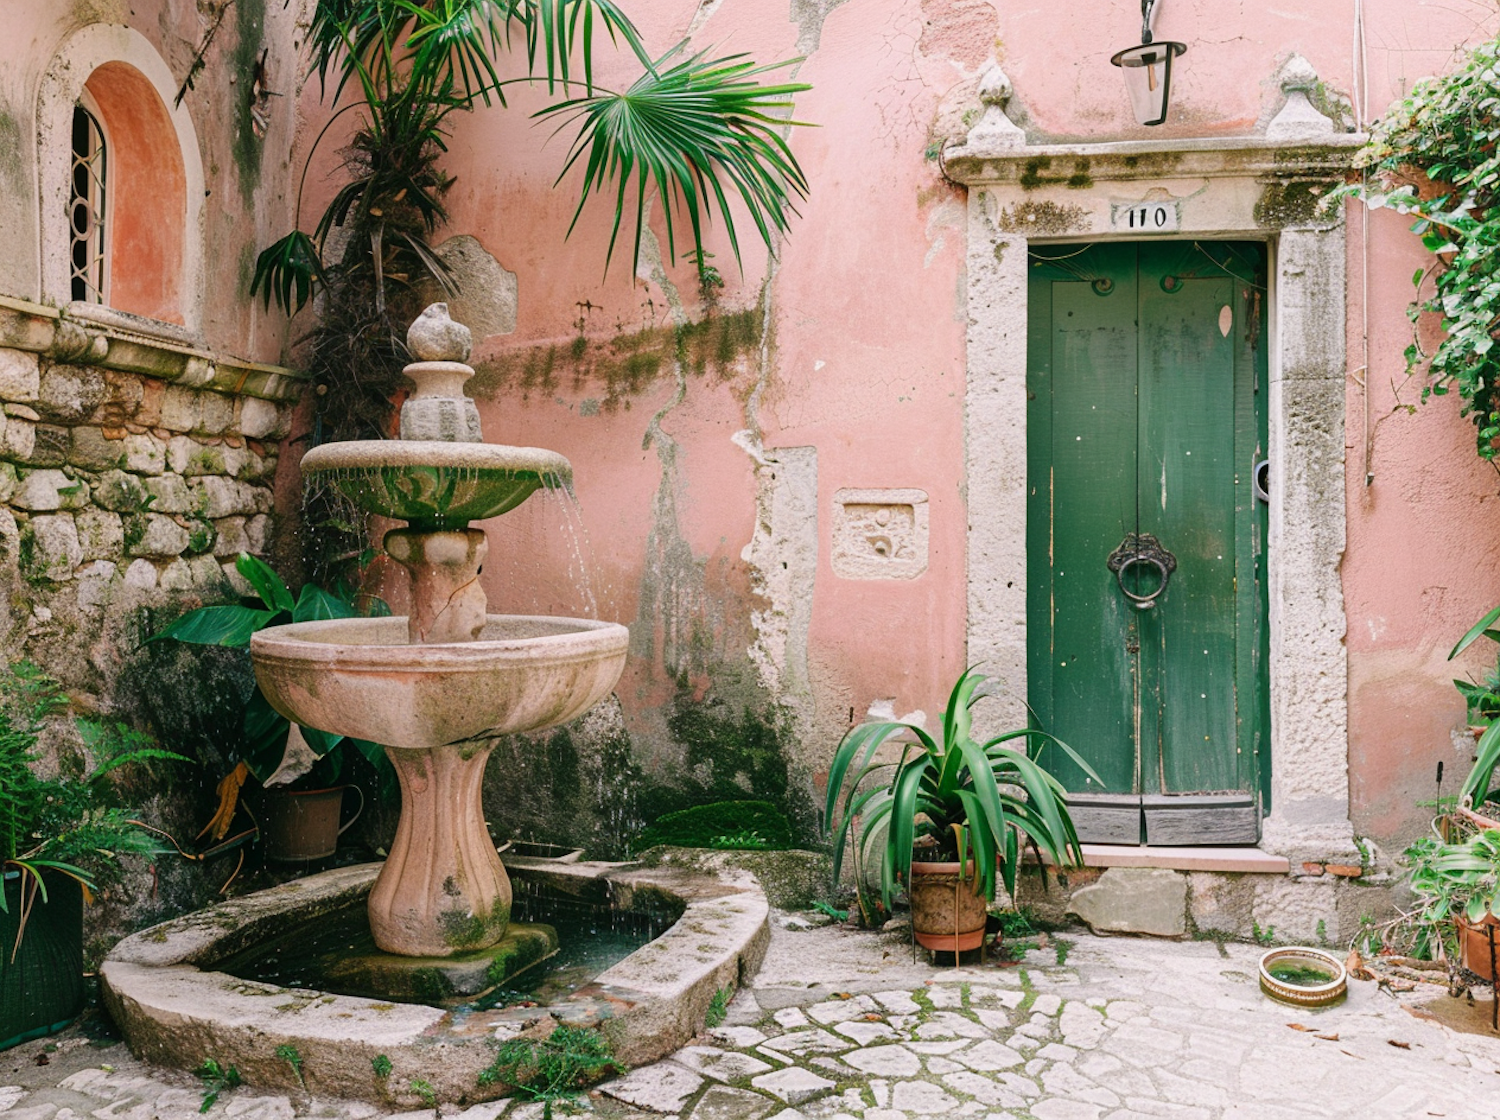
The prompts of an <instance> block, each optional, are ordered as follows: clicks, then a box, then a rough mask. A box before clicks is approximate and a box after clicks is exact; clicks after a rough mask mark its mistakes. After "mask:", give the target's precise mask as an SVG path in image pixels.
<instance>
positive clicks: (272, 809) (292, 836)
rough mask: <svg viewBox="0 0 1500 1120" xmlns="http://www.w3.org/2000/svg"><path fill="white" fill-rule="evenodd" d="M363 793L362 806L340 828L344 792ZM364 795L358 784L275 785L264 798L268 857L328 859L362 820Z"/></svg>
mask: <svg viewBox="0 0 1500 1120" xmlns="http://www.w3.org/2000/svg"><path fill="white" fill-rule="evenodd" d="M346 789H352V790H354V791H355V792H356V793H358V794H359V797H360V806H359V811H356V812H355V814H354V816H353V818H352V819H350V821H349V824H346V825H344V826H343V828H340V827H339V813H340V811H341V810H342V808H343V804H344V791H345V790H346ZM363 809H364V794H363V792H361V791H360V788H359V787H358V786H335V787H334V788H332V789H309V790H287V789H277V788H275V787H272V788H271V789H268V790H266V791H265V792H264V794H263V795H262V798H261V820H260V838H261V842H262V843H263V844H264V845H265V852H266V858H267V859H274V860H278V861H280V862H282V863H304V862H306V861H308V860H314V859H326V858H328V857H329V856H331V855H333V853H334V852H335V851H336V850H337V849H338V844H339V837H340V836H342V835H343V833H344V831H345V829H347V828H349V826H350V825H352V824H353V823H354V822H355V821H356V820H358V819H359V812H360V811H363Z"/></svg>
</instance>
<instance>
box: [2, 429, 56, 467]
mask: <svg viewBox="0 0 1500 1120" xmlns="http://www.w3.org/2000/svg"><path fill="white" fill-rule="evenodd" d="M9 426H10V422H9V421H7V422H6V427H7V428H8V427H9ZM35 432H36V434H35V436H34V437H33V441H32V448H31V454H30V455H28V456H26V461H27V463H29V464H30V465H31V466H33V467H60V466H62V465H63V464H64V463H66V462H67V461H68V452H69V451H70V450H71V449H72V446H73V439H72V437H71V436H70V435H69V433H68V429H67V428H63V427H59V426H58V425H56V424H37V425H35Z"/></svg>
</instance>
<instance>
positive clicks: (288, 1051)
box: [276, 1043, 307, 1091]
mask: <svg viewBox="0 0 1500 1120" xmlns="http://www.w3.org/2000/svg"><path fill="white" fill-rule="evenodd" d="M276 1056H277V1057H278V1058H280V1059H281V1060H282V1061H283V1062H285V1063H286V1064H287V1065H289V1066H291V1067H292V1072H293V1073H295V1074H296V1075H297V1084H298V1085H301V1086H302V1088H303V1090H304V1091H306V1089H307V1082H306V1081H304V1080H303V1079H302V1053H301V1051H299V1050H298V1049H297V1048H296V1047H295V1046H293V1045H292V1044H291V1043H282V1044H281V1045H280V1046H278V1047H276Z"/></svg>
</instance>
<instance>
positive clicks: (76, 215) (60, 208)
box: [37, 24, 204, 334]
mask: <svg viewBox="0 0 1500 1120" xmlns="http://www.w3.org/2000/svg"><path fill="white" fill-rule="evenodd" d="M177 85H178V82H177V79H176V78H175V77H174V76H173V74H172V72H171V70H170V69H169V68H168V67H167V65H166V63H165V62H163V61H162V58H161V56H160V55H159V54H158V53H157V51H156V48H155V47H153V46H152V45H151V43H150V42H148V41H147V40H146V39H145V38H144V37H143V36H142V35H141V34H140V33H139V32H137V31H135V30H133V29H132V28H129V27H122V26H118V25H114V24H90V25H88V26H86V27H83V28H80V29H79V30H78V31H76V32H74V33H73V34H72V35H71V36H69V37H68V38H67V39H66V40H65V41H64V42H63V43H62V45H61V46H60V47H59V49H58V52H57V54H56V55H55V56H54V57H53V60H52V62H51V64H50V65H49V66H48V68H47V70H46V71H45V72H44V74H43V75H42V81H41V83H40V85H39V86H38V90H37V145H38V153H37V154H38V165H39V184H38V185H39V187H40V191H41V207H40V210H39V215H40V219H41V220H40V226H41V238H40V240H41V259H40V264H41V285H40V288H41V293H40V294H41V297H42V300H43V301H44V302H48V303H55V304H59V305H62V304H67V303H70V302H71V303H75V304H77V305H79V310H80V311H82V312H83V313H85V314H87V307H88V306H90V305H93V306H97V307H101V308H107V309H109V310H110V311H124V312H129V313H130V314H132V315H135V316H138V317H140V318H144V319H154V320H157V321H158V322H162V323H167V324H173V325H174V326H177V327H181V328H186V330H187V332H188V333H189V334H193V333H196V332H197V331H198V330H199V329H200V324H201V318H202V307H203V287H202V276H203V263H202V229H201V218H202V211H203V198H204V190H203V165H202V161H201V156H200V154H199V149H198V140H197V134H196V132H195V131H194V129H193V122H192V119H191V117H190V116H189V115H188V112H187V109H186V107H184V106H182V105H179V104H177V103H176V101H175V94H176V90H177ZM101 313H103V312H102V311H101ZM168 333H171V332H168ZM179 333H180V332H179Z"/></svg>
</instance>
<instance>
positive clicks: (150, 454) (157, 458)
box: [125, 434, 167, 474]
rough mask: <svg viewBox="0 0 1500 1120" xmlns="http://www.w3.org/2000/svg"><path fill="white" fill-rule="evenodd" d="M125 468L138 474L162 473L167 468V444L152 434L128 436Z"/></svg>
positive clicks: (126, 438) (126, 439)
mask: <svg viewBox="0 0 1500 1120" xmlns="http://www.w3.org/2000/svg"><path fill="white" fill-rule="evenodd" d="M125 469H126V470H128V471H134V472H135V473H136V474H161V472H162V471H164V470H166V469H167V445H166V444H165V443H164V442H163V441H161V440H159V439H157V438H156V437H155V436H153V435H150V434H142V435H133V436H126V437H125Z"/></svg>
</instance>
